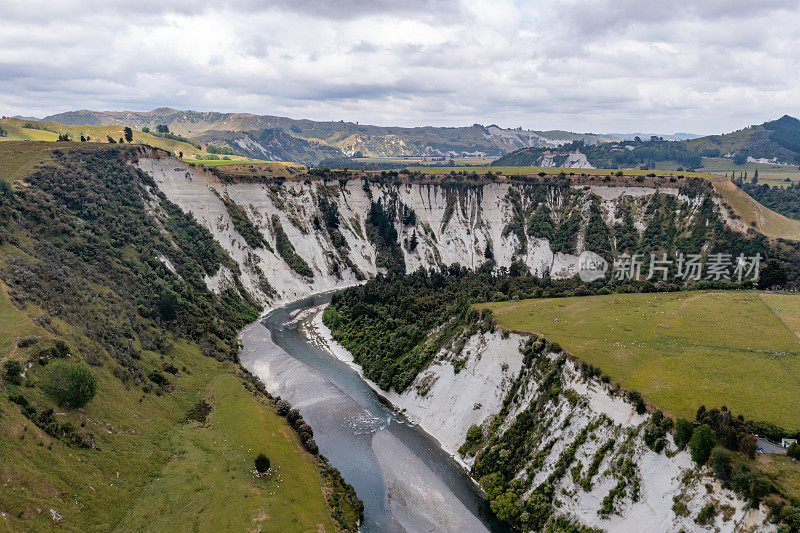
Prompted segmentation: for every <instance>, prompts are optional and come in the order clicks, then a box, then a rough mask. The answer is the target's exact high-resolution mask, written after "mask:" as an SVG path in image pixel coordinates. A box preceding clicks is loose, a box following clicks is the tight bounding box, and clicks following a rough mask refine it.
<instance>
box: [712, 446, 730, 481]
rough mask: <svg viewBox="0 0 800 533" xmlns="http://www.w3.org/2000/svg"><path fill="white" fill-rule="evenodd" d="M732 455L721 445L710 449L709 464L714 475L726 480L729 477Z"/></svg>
mask: <svg viewBox="0 0 800 533" xmlns="http://www.w3.org/2000/svg"><path fill="white" fill-rule="evenodd" d="M732 460H733V455H732V454H731V452H729V451H728V450H726V449H725V448H723V447H722V446H716V447H715V448H714V449H713V450H711V457H710V458H709V465H710V466H711V469H712V470H713V471H714V475H715V476H717V478H718V479H720V480H722V481H728V480H730V478H731V471H732V470H733V464H732Z"/></svg>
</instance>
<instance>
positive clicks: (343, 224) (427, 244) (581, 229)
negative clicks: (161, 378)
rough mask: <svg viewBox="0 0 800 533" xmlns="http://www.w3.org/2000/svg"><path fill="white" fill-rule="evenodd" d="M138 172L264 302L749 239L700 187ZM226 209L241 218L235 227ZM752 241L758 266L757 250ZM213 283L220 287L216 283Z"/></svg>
mask: <svg viewBox="0 0 800 533" xmlns="http://www.w3.org/2000/svg"><path fill="white" fill-rule="evenodd" d="M136 165H137V166H138V167H139V168H140V169H142V170H143V171H145V172H146V173H148V174H149V175H151V176H152V177H153V179H154V180H155V182H156V183H157V185H158V187H159V188H160V189H161V190H162V191H163V192H164V194H165V195H166V196H167V197H168V198H169V199H170V200H171V201H174V202H176V203H177V204H178V205H179V206H181V208H183V209H185V210H186V211H188V212H191V213H193V215H194V216H195V217H196V218H197V220H198V221H199V222H200V223H201V224H203V225H204V226H205V227H207V228H208V229H209V230H210V231H211V232H212V234H213V235H214V236H215V238H216V239H217V241H218V242H220V244H221V245H222V246H223V248H225V250H226V251H227V252H228V253H229V254H230V255H231V257H232V258H233V259H234V260H235V261H236V263H237V264H238V266H239V268H240V269H241V271H242V274H243V276H242V281H243V283H244V285H245V287H246V288H247V289H248V290H249V291H251V293H252V294H256V295H258V298H259V299H260V300H261V301H263V302H267V301H269V302H272V303H274V304H278V303H280V302H285V301H290V300H294V299H296V298H300V297H302V296H306V295H309V294H312V293H315V292H320V291H325V290H330V289H333V288H336V287H342V286H346V285H350V284H353V283H357V282H358V281H360V280H364V279H366V278H367V277H369V276H373V275H375V274H377V273H378V272H386V271H387V270H390V269H395V270H398V271H402V272H412V271H414V270H416V269H417V268H419V267H420V266H422V267H425V268H428V267H431V266H434V267H439V266H447V265H450V264H452V263H458V264H460V265H462V266H466V267H468V268H471V269H477V268H479V267H480V266H481V265H483V264H485V263H486V262H487V261H489V260H490V259H491V261H492V262H493V263H492V264H493V265H495V266H497V267H504V268H506V269H508V268H510V267H511V266H512V264H513V263H514V262H515V261H521V262H522V263H524V264H525V265H526V266H527V268H529V269H530V270H531V271H532V272H534V273H537V274H539V275H543V274H544V273H545V272H547V273H549V274H550V275H551V276H553V277H568V276H572V275H574V274H575V273H576V267H577V261H578V255H580V253H581V252H583V251H584V250H587V249H589V250H591V251H594V252H597V253H600V254H601V255H602V256H603V257H606V258H607V260H609V261H610V260H611V258H612V256H615V255H617V254H618V253H619V252H620V251H622V250H624V249H625V248H626V247H627V246H628V244H625V243H629V242H630V239H632V238H633V239H634V241H635V242H637V244H636V246H637V247H641V250H642V252H643V253H649V252H650V251H652V250H659V249H661V248H662V247H663V246H664V245H665V244H666V243H671V244H670V248H669V249H670V250H672V249H673V247H675V248H676V249H677V248H678V247H681V249H684V248H685V250H684V251H688V250H694V249H698V250H699V247H700V246H702V245H703V243H705V242H706V241H705V239H711V240H712V241H713V242H718V243H719V246H721V247H722V246H724V247H725V248H726V252H727V253H737V254H738V253H739V252H738V250H739V249H740V247H741V246H744V245H743V244H741V243H740V242H739V241H740V240H741V239H742V238H744V234H745V233H746V232H747V230H748V228H747V225H746V224H744V223H743V222H742V221H741V219H740V218H738V215H736V214H735V212H734V211H732V210H731V209H730V208H729V207H726V205H725V204H723V203H722V202H720V200H719V198H717V197H716V196H715V195H713V191H712V190H711V188H710V187H709V186H708V184H707V182H705V181H704V180H702V179H698V178H682V179H681V178H645V177H644V176H642V177H641V178H636V179H633V178H628V179H626V178H619V179H618V185H616V186H615V185H613V184H612V185H603V183H606V182H605V181H603V179H604V178H597V179H596V178H594V177H592V176H587V177H585V178H580V177H576V178H575V183H573V182H570V181H569V180H567V179H566V178H563V179H562V181H559V180H558V178H556V177H545V178H541V179H540V178H538V177H537V178H530V179H525V180H522V179H520V180H512V179H506V178H497V177H495V178H494V179H493V180H483V181H482V182H480V181H479V182H473V183H464V182H458V181H456V180H448V179H446V178H445V179H428V180H424V179H423V180H419V181H418V182H410V183H402V182H400V181H397V180H395V179H393V178H390V177H388V175H387V177H386V178H381V177H380V176H379V175H377V174H372V175H369V174H359V173H338V174H330V175H329V176H330V177H329V179H320V178H318V177H315V178H314V179H309V178H310V177H309V176H306V177H305V178H292V179H290V180H287V181H284V182H282V183H281V184H278V182H273V181H272V180H269V179H264V178H262V177H253V178H250V179H246V178H238V177H231V176H227V175H225V174H224V173H213V172H211V171H210V170H206V169H201V168H197V167H191V166H189V165H186V164H183V163H181V162H177V161H175V160H174V159H171V158H165V157H150V158H140V159H139V160H138V161H137V162H136ZM670 180H672V181H670ZM608 183H612V182H610V181H609V182H608ZM623 183H624V185H623ZM225 198H228V199H229V200H230V204H229V205H228V206H226V203H225V201H224V199H225ZM715 202H716V203H715ZM717 204H718V205H717ZM592 205H594V206H595V208H596V209H595V208H591V206H592ZM232 206H238V207H239V208H241V211H240V212H241V213H244V214H245V216H238V217H237V216H235V212H234V216H233V217H232V215H231V212H232ZM673 210H674V211H673ZM593 212H594V213H595V215H594V216H592V213H593ZM670 212H673V213H674V215H673V216H670V215H669V214H668V213H670ZM598 213H599V216H598ZM234 218H238V219H239V223H238V224H239V225H238V227H237V223H236V222H235V220H234ZM601 220H602V221H603V222H602V223H601V222H600V221H601ZM243 223H247V224H249V226H252V231H253V232H255V234H258V235H261V236H262V238H263V239H264V241H265V243H266V244H264V245H263V246H258V247H253V246H250V245H248V243H247V241H246V240H245V238H244V235H243V233H248V232H249V231H251V230H250V229H247V228H245V227H244V226H243ZM645 228H648V230H647V231H645ZM589 235H592V236H591V237H588V236H589ZM737 236H738V237H737ZM612 237H613V238H612ZM665 239H668V240H665ZM737 239H738V240H737ZM741 242H742V243H743V242H744V241H741ZM754 242H755V243H757V244H756V245H757V246H758V247H759V248H760V249H761V250H764V252H763V255H767V253H766V248H765V247H766V244H765V243H764V242H762V241H759V240H757V239H756V240H754ZM737 243H738V244H737ZM748 246H750V245H748ZM651 248H652V250H651ZM741 249H742V250H744V248H741ZM748 250H752V248H748ZM787 253H789V252H787ZM792 268H794V267H792ZM210 283H213V284H214V285H213V286H221V287H224V286H226V284H227V283H228V282H226V281H225V276H224V275H222V276H221V277H220V276H217V277H216V278H214V280H210Z"/></svg>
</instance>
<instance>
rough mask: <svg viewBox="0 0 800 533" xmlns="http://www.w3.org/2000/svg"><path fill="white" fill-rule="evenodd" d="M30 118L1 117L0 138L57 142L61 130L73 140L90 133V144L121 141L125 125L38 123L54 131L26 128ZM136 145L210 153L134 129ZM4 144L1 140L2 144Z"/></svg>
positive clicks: (194, 153)
mask: <svg viewBox="0 0 800 533" xmlns="http://www.w3.org/2000/svg"><path fill="white" fill-rule="evenodd" d="M26 122H27V121H24V120H19V119H15V118H7V119H0V127H2V128H3V129H4V130H6V131H7V132H8V136H7V137H0V140H2V141H4V142H7V141H55V140H57V139H58V134H59V133H68V134H70V135H71V136H72V139H73V142H76V143H77V142H79V141H80V137H81V135H83V136H89V137H91V139H92V142H91V143H88V144H93V143H106V142H107V138H106V137H107V136H111V137H112V138H113V139H115V140H119V139H120V138H121V137H122V136H123V135H124V132H123V130H124V129H125V127H124V126H119V125H110V126H67V125H64V124H59V123H57V122H36V123H35V124H36V125H37V126H39V127H43V128H48V129H49V130H52V131H46V130H41V129H33V128H26V127H24V126H25V124H26ZM133 143H134V144H147V145H150V146H154V147H156V148H161V149H163V150H167V151H169V152H173V153H175V154H177V153H179V152H183V154H184V155H185V156H186V157H191V156H192V155H196V154H202V155H207V152H206V151H205V150H202V149H197V148H196V147H195V146H193V145H191V144H189V143H186V142H182V141H177V140H174V139H166V138H164V137H158V136H156V135H151V134H149V133H144V132H142V131H136V130H134V131H133ZM0 144H2V143H0Z"/></svg>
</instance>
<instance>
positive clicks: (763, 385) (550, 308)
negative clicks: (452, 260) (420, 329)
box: [479, 292, 800, 430]
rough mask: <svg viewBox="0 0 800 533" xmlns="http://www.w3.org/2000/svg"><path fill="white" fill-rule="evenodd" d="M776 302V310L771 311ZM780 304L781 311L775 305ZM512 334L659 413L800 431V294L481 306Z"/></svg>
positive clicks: (717, 294) (696, 294)
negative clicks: (537, 337)
mask: <svg viewBox="0 0 800 533" xmlns="http://www.w3.org/2000/svg"><path fill="white" fill-rule="evenodd" d="M767 302H770V304H771V305H767ZM772 302H774V305H772ZM479 308H488V309H491V310H492V311H493V312H494V316H495V317H496V318H497V320H498V321H499V323H500V324H501V325H502V326H503V327H504V328H507V329H510V330H515V331H527V332H532V333H541V334H543V335H545V336H546V337H547V338H548V339H550V340H552V341H556V342H558V343H559V344H561V345H562V346H563V347H564V348H565V349H566V350H567V351H569V352H570V353H572V354H573V355H575V356H577V357H579V358H581V359H583V360H585V361H588V362H589V363H591V364H593V365H595V366H597V367H599V368H600V369H601V370H602V371H603V372H604V373H605V374H607V375H608V376H610V378H611V379H612V380H614V381H618V382H619V383H620V384H621V385H622V386H624V387H626V388H629V389H635V390H638V391H640V392H642V394H644V396H645V397H646V398H647V399H649V400H650V401H651V402H653V403H654V404H655V405H657V406H658V407H660V408H663V409H666V410H668V411H671V412H673V413H675V414H676V415H679V416H684V417H687V418H689V419H692V418H693V417H694V414H695V411H696V410H697V408H698V407H699V406H700V405H703V404H704V405H706V406H708V407H712V406H719V405H723V404H724V405H727V406H728V408H729V409H731V410H732V411H733V412H734V413H737V414H738V413H741V414H744V415H745V417H746V418H749V419H754V420H766V421H770V422H773V423H775V424H778V425H782V426H784V427H786V428H787V429H790V430H793V429H797V428H798V420H800V405H798V403H797V401H796V399H797V398H796V396H797V387H798V382H800V339H798V337H797V333H796V332H795V331H792V330H791V329H789V327H787V325H786V324H785V323H784V320H787V321H790V322H791V323H792V324H794V322H796V318H795V317H797V316H798V314H797V312H798V311H800V296H789V295H782V296H777V295H775V296H773V295H762V294H761V293H757V292H744V293H743V292H690V293H685V292H678V293H661V294H619V295H608V296H591V297H583V298H561V299H538V300H524V301H517V302H502V303H489V304H482V305H480V306H479Z"/></svg>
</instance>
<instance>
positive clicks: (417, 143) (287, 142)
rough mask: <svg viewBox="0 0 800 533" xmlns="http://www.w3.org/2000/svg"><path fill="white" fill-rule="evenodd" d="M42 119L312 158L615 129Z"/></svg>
mask: <svg viewBox="0 0 800 533" xmlns="http://www.w3.org/2000/svg"><path fill="white" fill-rule="evenodd" d="M43 120H46V121H53V122H60V123H62V124H68V125H83V124H89V125H109V124H118V125H126V126H131V127H133V128H135V129H142V128H145V127H147V128H150V129H153V130H154V129H155V128H156V127H157V126H158V125H166V126H168V127H169V130H170V132H172V133H175V134H178V135H182V136H184V137H188V138H192V139H197V140H199V141H201V142H203V143H208V144H213V145H219V146H227V147H229V148H232V149H234V150H236V151H237V152H239V153H240V154H242V155H245V156H248V157H254V158H260V159H278V160H291V161H300V162H303V163H307V164H316V163H318V162H319V161H321V160H324V159H336V158H346V157H400V156H428V157H467V156H493V157H500V156H502V155H504V154H506V153H508V152H511V151H514V150H518V149H520V148H524V147H527V146H538V147H547V146H550V147H557V146H560V145H562V144H566V143H571V142H573V141H583V142H584V143H585V144H600V143H605V142H609V141H614V140H616V138H615V137H612V136H606V135H596V134H591V133H573V132H569V131H559V130H551V131H535V130H523V129H505V128H501V127H499V126H496V125H491V126H482V125H480V124H473V125H472V126H465V127H454V128H453V127H450V128H447V127H435V126H424V127H416V128H401V127H392V126H370V125H363V124H358V123H354V122H344V121H339V122H318V121H313V120H296V119H291V118H286V117H278V116H271V115H253V114H249V113H216V112H199V111H179V110H176V109H170V108H159V109H154V110H153V111H148V112H134V111H90V110H80V111H70V112H67V113H59V114H56V115H51V116H48V117H45V118H44V119H43Z"/></svg>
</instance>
